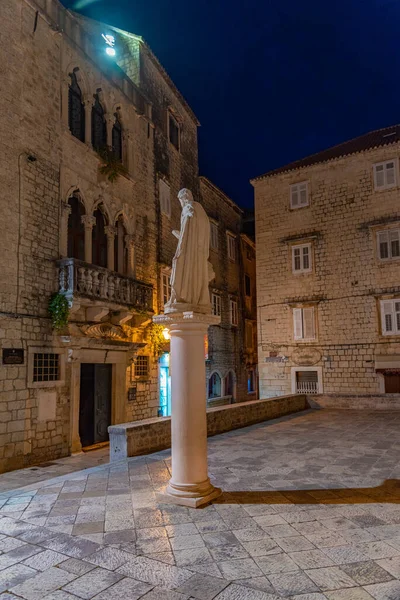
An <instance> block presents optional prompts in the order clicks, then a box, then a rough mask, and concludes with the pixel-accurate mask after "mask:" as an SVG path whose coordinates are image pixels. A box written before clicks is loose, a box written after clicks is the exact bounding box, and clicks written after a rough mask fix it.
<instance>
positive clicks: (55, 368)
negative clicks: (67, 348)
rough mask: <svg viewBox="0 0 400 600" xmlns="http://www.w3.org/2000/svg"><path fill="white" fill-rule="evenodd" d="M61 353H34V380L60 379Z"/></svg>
mask: <svg viewBox="0 0 400 600" xmlns="http://www.w3.org/2000/svg"><path fill="white" fill-rule="evenodd" d="M59 379H60V355H59V354H53V353H44V352H43V353H42V352H37V353H35V354H34V355H33V381H34V382H39V381H59Z"/></svg>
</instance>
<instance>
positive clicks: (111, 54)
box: [106, 47, 116, 56]
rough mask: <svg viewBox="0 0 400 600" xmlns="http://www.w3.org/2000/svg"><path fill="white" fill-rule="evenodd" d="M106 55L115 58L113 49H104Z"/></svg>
mask: <svg viewBox="0 0 400 600" xmlns="http://www.w3.org/2000/svg"><path fill="white" fill-rule="evenodd" d="M106 54H108V56H115V55H116V52H115V50H114V48H110V47H108V48H106Z"/></svg>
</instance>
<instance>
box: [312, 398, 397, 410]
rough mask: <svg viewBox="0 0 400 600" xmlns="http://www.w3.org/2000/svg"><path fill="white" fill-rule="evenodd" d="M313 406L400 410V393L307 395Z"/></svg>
mask: <svg viewBox="0 0 400 600" xmlns="http://www.w3.org/2000/svg"><path fill="white" fill-rule="evenodd" d="M307 402H308V404H309V405H310V407H311V408H331V409H332V408H333V409H346V410H363V409H365V410H400V394H370V395H363V396H361V395H360V396H358V395H356V394H354V395H346V394H329V395H328V394H316V395H313V396H307Z"/></svg>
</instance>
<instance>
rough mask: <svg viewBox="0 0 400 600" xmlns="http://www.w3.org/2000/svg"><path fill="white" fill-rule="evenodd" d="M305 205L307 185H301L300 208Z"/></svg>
mask: <svg viewBox="0 0 400 600" xmlns="http://www.w3.org/2000/svg"><path fill="white" fill-rule="evenodd" d="M307 203H308V202H307V185H306V184H305V183H303V184H302V185H301V186H300V206H306V204H307Z"/></svg>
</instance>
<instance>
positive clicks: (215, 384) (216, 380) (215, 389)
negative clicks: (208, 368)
mask: <svg viewBox="0 0 400 600" xmlns="http://www.w3.org/2000/svg"><path fill="white" fill-rule="evenodd" d="M220 396H221V377H220V376H219V375H218V373H213V374H212V375H211V377H210V379H209V380H208V397H209V398H219V397H220Z"/></svg>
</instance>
